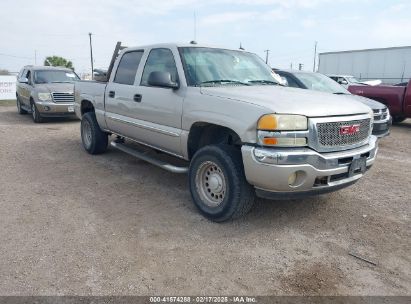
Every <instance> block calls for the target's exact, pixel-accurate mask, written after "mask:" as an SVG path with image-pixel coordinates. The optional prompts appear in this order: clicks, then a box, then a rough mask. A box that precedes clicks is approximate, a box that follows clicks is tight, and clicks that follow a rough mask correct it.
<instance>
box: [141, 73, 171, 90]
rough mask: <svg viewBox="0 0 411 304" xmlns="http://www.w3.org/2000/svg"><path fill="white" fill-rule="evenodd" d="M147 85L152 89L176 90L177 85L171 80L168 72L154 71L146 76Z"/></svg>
mask: <svg viewBox="0 0 411 304" xmlns="http://www.w3.org/2000/svg"><path fill="white" fill-rule="evenodd" d="M148 84H149V85H150V86H153V87H160V88H170V89H174V90H175V89H178V88H179V85H178V83H176V82H174V81H172V80H171V74H170V73H169V72H162V71H155V72H151V73H150V76H148Z"/></svg>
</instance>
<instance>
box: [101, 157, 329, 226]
mask: <svg viewBox="0 0 411 304" xmlns="http://www.w3.org/2000/svg"><path fill="white" fill-rule="evenodd" d="M97 162H98V163H100V164H101V165H104V166H105V169H106V170H110V171H112V172H111V173H110V174H111V175H113V176H116V175H117V176H118V175H119V174H120V175H121V176H122V177H123V178H126V179H127V180H128V182H127V185H126V184H122V186H121V187H120V189H121V188H122V190H120V189H114V188H115V187H117V186H118V185H113V189H112V191H113V192H115V191H118V190H120V191H122V193H123V194H124V196H123V199H118V200H117V202H116V204H117V205H116V208H118V207H120V205H124V202H126V201H128V202H129V203H128V206H125V208H127V209H129V212H127V213H126V214H124V213H123V212H121V213H123V214H122V216H126V217H129V218H128V219H124V220H126V222H128V221H130V222H134V221H135V219H133V216H134V215H135V214H140V215H142V216H144V218H145V220H147V221H149V222H151V221H164V222H170V220H169V219H170V218H175V219H177V220H176V221H177V222H180V224H181V222H186V223H183V224H182V225H183V226H185V225H189V226H192V225H194V223H196V222H197V223H198V222H200V223H201V225H202V226H204V225H211V226H213V225H215V226H216V227H219V225H224V226H227V227H228V226H232V227H233V228H235V227H238V226H247V227H248V228H250V227H267V228H270V227H273V226H276V228H278V226H287V227H290V226H292V223H293V222H297V223H301V221H304V219H307V220H310V221H311V219H312V218H313V217H315V216H316V215H315V214H317V213H319V212H322V211H321V210H322V209H325V208H326V205H327V203H328V200H329V199H332V196H331V195H330V194H328V195H322V196H312V197H307V198H304V199H299V200H265V199H260V198H257V199H256V203H255V205H254V206H253V208H252V210H251V211H250V213H249V214H247V215H246V216H244V217H242V218H238V219H235V220H230V221H227V222H224V223H219V224H217V223H214V222H212V221H210V220H207V219H205V218H204V217H203V216H202V215H201V214H199V212H198V211H197V208H196V206H195V205H194V203H193V202H192V200H191V196H190V191H189V187H188V177H187V175H176V174H173V173H169V172H167V171H164V170H163V169H160V168H158V167H156V166H153V165H151V164H149V163H146V162H144V161H140V160H138V159H136V158H133V157H131V156H129V155H127V154H125V153H123V152H121V151H117V150H114V149H109V150H108V151H107V153H105V154H103V155H101V156H98V160H97ZM113 171H114V172H113ZM126 193H127V194H126ZM132 195H135V196H136V197H139V198H138V199H137V198H136V199H133V198H132V197H131V196H132ZM121 200H122V201H123V204H121ZM133 200H134V201H133ZM119 203H120V205H119ZM101 204H103V205H101ZM109 204H110V203H109ZM98 205H99V206H98V208H99V209H100V208H102V209H103V210H104V209H106V208H107V210H105V211H103V212H104V213H110V212H118V209H117V210H115V209H112V208H115V206H114V205H115V204H113V205H106V203H103V202H100V204H98ZM96 207H97V206H96ZM161 210H162V211H161ZM166 210H167V211H166ZM99 211H102V210H101V209H100V210H99ZM177 222H174V223H170V224H172V225H177ZM248 228H247V229H248ZM234 230H236V229H234Z"/></svg>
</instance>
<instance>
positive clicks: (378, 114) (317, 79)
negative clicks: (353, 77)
mask: <svg viewBox="0 0 411 304" xmlns="http://www.w3.org/2000/svg"><path fill="white" fill-rule="evenodd" d="M275 72H276V73H277V74H279V75H280V76H281V77H283V79H284V81H285V83H286V85H288V86H290V87H294V88H301V89H307V90H315V91H321V92H327V93H331V94H335V95H344V96H350V97H352V98H354V99H356V100H358V101H359V102H361V103H363V104H365V105H367V106H369V107H370V108H371V109H372V110H373V112H374V124H373V130H372V134H373V135H375V136H377V137H384V136H387V135H388V134H389V128H390V126H391V123H392V118H391V116H390V112H389V110H388V108H387V107H386V106H385V105H384V104H382V103H380V102H377V101H375V100H372V99H369V98H365V97H361V96H358V95H353V94H351V93H350V92H349V91H348V90H347V89H345V88H344V87H343V86H341V85H339V84H338V83H337V82H335V81H333V80H332V79H330V78H329V77H327V76H325V75H323V74H320V73H313V72H306V71H295V70H278V69H276V70H275Z"/></svg>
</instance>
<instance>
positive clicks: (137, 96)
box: [134, 94, 143, 102]
mask: <svg viewBox="0 0 411 304" xmlns="http://www.w3.org/2000/svg"><path fill="white" fill-rule="evenodd" d="M142 98H143V96H142V95H140V94H136V95H134V101H135V102H141V99H142Z"/></svg>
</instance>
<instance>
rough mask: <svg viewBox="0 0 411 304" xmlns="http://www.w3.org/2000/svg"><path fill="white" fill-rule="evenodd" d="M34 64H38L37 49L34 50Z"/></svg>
mask: <svg viewBox="0 0 411 304" xmlns="http://www.w3.org/2000/svg"><path fill="white" fill-rule="evenodd" d="M34 65H37V50H34Z"/></svg>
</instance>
